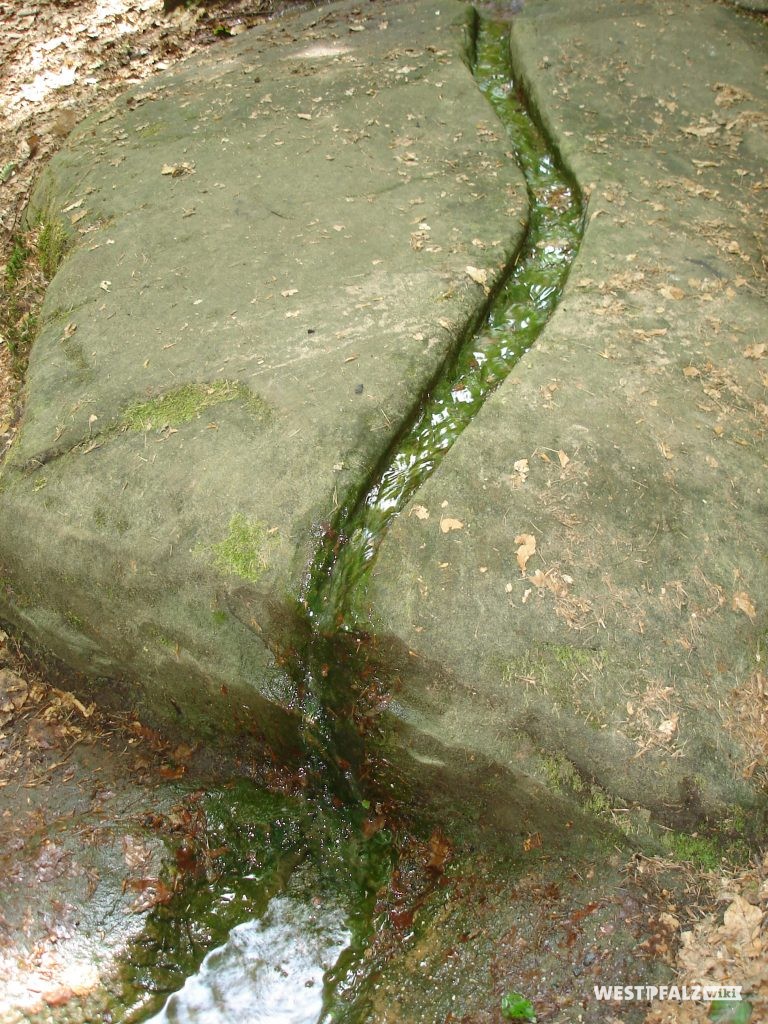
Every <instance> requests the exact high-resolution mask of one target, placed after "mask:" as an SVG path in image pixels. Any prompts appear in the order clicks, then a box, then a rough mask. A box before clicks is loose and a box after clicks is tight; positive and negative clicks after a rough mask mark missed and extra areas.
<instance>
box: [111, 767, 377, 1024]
mask: <svg viewBox="0 0 768 1024" xmlns="http://www.w3.org/2000/svg"><path fill="white" fill-rule="evenodd" d="M174 820H175V821H176V822H177V824H178V830H177V837H176V839H175V845H176V847H177V855H176V861H177V865H178V867H177V869H176V878H177V879H178V880H179V881H181V880H182V876H184V882H185V884H184V885H183V887H181V888H180V891H179V892H178V893H177V895H175V896H173V897H172V898H171V899H170V900H168V901H167V902H165V903H161V904H159V905H158V906H156V907H155V908H154V909H153V910H152V911H151V912H150V914H149V916H148V919H147V924H146V927H145V929H144V930H143V932H142V934H141V935H140V936H139V937H138V938H137V939H136V940H135V941H134V942H133V943H132V945H131V947H130V949H129V950H128V952H127V954H126V956H125V958H124V960H123V966H122V971H121V975H120V978H119V983H118V986H117V987H118V990H119V992H120V998H119V1003H116V1004H115V1006H114V1008H113V1009H112V1014H113V1016H112V1019H113V1020H114V1021H115V1022H118V1021H120V1022H123V1021H124V1022H126V1024H127V1022H136V1021H140V1020H143V1019H145V1018H146V1017H147V1016H149V1015H150V1014H152V1013H154V1012H156V1011H157V1010H158V1009H159V1008H160V1007H161V1006H162V1005H163V1003H164V1002H165V1000H166V999H167V997H168V995H169V994H170V993H171V992H174V991H176V990H178V989H179V988H180V987H181V985H182V984H183V983H184V980H185V979H186V978H187V977H189V976H190V975H192V974H194V973H195V971H196V970H197V969H198V968H199V966H200V964H201V962H202V960H203V957H204V956H205V954H206V953H207V952H208V951H209V950H210V949H211V948H213V947H216V946H218V945H221V944H222V943H223V942H224V941H225V940H226V938H227V935H228V934H229V932H230V931H231V929H232V928H234V927H235V926H236V925H238V924H239V923H241V922H242V921H245V920H249V919H254V918H258V917H260V916H261V915H262V914H263V913H264V912H265V910H266V907H267V904H268V902H269V900H270V899H271V898H272V897H273V896H275V895H276V894H277V893H283V892H288V893H290V894H292V895H294V896H295V897H296V898H298V899H301V900H304V901H306V902H309V901H311V900H314V901H316V902H318V903H321V902H328V901H335V902H337V903H338V904H340V905H341V906H343V907H344V908H345V911H346V919H347V923H348V927H349V928H350V931H351V933H352V942H351V944H350V947H349V948H348V950H347V951H346V952H345V954H344V957H343V962H341V963H340V964H339V965H338V966H337V970H336V976H335V985H334V984H333V983H329V984H328V985H327V999H326V1001H327V1003H328V1006H329V1013H330V1010H331V1007H332V1005H333V1002H334V991H333V990H334V987H338V986H339V985H340V984H341V981H342V979H343V978H346V977H347V975H348V974H349V972H350V970H352V969H353V967H354V965H356V964H359V961H360V960H361V959H362V954H363V950H364V947H365V942H366V939H367V938H368V935H369V932H370V927H371V919H372V913H373V903H374V900H375V894H376V892H377V890H378V889H379V888H380V886H381V885H382V884H383V883H384V882H385V880H386V878H387V875H388V873H389V871H390V870H391V866H392V854H391V848H390V841H389V838H390V837H389V834H388V833H386V832H385V831H382V832H380V833H378V834H377V835H375V836H372V837H371V838H369V839H365V838H364V837H363V836H362V834H361V832H360V829H359V827H358V826H357V825H356V824H355V823H353V822H352V820H351V819H350V818H349V817H348V816H347V815H343V814H342V815H339V814H336V813H334V812H333V811H332V810H324V809H323V808H322V807H321V806H320V805H319V804H318V803H317V802H315V801H310V800H305V799H303V798H301V797H292V796H285V795H281V794H276V793H270V792H267V791H266V790H264V789H261V788H258V787H257V786H255V785H254V784H252V783H250V782H247V781H245V780H241V781H239V782H237V783H235V784H234V785H232V786H228V787H224V788H221V789H217V790H213V791H211V792H208V793H206V794H205V795H201V794H199V793H197V794H195V793H192V794H189V795H188V796H187V798H186V799H185V800H184V801H183V803H182V804H181V805H180V807H179V809H178V812H177V813H176V814H174ZM165 884H166V885H167V887H168V888H169V890H172V889H173V887H174V884H175V881H174V877H168V878H166V879H165ZM333 980H334V979H331V981H333ZM345 991H346V992H347V997H348V996H349V989H348V987H347V988H346V989H345ZM328 1019H329V1020H335V1019H340V1018H337V1017H336V1016H335V1015H332V1016H329V1017H328Z"/></svg>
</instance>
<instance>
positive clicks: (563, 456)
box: [557, 450, 571, 469]
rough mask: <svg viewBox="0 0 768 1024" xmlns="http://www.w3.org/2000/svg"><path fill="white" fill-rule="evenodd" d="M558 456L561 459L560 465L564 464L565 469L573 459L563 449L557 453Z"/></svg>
mask: <svg viewBox="0 0 768 1024" xmlns="http://www.w3.org/2000/svg"><path fill="white" fill-rule="evenodd" d="M557 457H558V459H559V460H560V465H561V466H562V468H563V469H565V467H566V466H567V465H568V463H569V462H570V461H571V460H570V457H569V456H568V455H566V454H565V452H564V451H562V450H561V451H559V452H558V453H557Z"/></svg>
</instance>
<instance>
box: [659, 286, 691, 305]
mask: <svg viewBox="0 0 768 1024" xmlns="http://www.w3.org/2000/svg"><path fill="white" fill-rule="evenodd" d="M659 291H660V292H661V294H662V295H663V296H664V298H665V299H674V300H675V301H676V302H679V301H680V299H684V298H685V292H684V291H683V289H682V288H677V287H676V286H675V285H670V284H663V285H662V286H661V287H660V288H659Z"/></svg>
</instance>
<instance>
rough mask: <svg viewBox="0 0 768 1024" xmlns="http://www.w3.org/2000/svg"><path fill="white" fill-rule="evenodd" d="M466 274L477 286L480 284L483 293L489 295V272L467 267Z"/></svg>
mask: <svg viewBox="0 0 768 1024" xmlns="http://www.w3.org/2000/svg"><path fill="white" fill-rule="evenodd" d="M464 273H465V274H466V275H467V277H469V278H471V279H472V280H473V281H474V282H475V284H479V285H480V287H481V288H482V289H483V291H484V292H485V293H486V295H487V294H488V292H489V290H490V289H489V288H488V271H487V270H478V268H477V267H465V268H464Z"/></svg>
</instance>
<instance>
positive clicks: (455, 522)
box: [440, 519, 464, 533]
mask: <svg viewBox="0 0 768 1024" xmlns="http://www.w3.org/2000/svg"><path fill="white" fill-rule="evenodd" d="M440 529H441V530H442V531H443V533H450V532H451V530H463V529H464V523H462V521H461V520H460V519H441V520H440Z"/></svg>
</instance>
